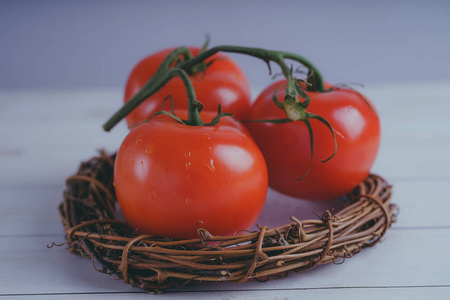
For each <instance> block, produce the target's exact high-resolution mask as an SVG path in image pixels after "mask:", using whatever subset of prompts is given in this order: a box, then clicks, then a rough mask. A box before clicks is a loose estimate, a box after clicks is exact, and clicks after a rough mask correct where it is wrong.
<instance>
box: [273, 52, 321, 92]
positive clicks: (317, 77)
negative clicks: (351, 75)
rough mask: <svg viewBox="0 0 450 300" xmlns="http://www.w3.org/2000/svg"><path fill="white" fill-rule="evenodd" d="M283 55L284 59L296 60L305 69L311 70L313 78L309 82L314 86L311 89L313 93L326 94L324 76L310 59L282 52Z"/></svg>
mask: <svg viewBox="0 0 450 300" xmlns="http://www.w3.org/2000/svg"><path fill="white" fill-rule="evenodd" d="M282 53H283V57H284V58H287V59H292V60H295V61H297V62H299V63H301V64H302V65H304V66H305V67H307V68H308V69H309V70H310V72H312V76H311V77H310V78H308V80H309V82H310V83H311V84H312V87H311V89H312V90H313V91H316V92H319V93H323V92H326V89H325V84H324V81H323V77H322V74H320V72H319V70H318V69H317V67H316V66H314V65H313V64H312V63H311V62H310V61H309V60H308V59H306V58H304V57H303V56H301V55H298V54H295V53H292V52H282Z"/></svg>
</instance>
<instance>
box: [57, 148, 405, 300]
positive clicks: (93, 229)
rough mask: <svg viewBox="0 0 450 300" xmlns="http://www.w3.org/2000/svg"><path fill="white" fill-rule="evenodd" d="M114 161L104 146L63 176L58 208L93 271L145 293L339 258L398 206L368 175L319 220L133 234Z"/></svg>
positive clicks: (365, 240)
mask: <svg viewBox="0 0 450 300" xmlns="http://www.w3.org/2000/svg"><path fill="white" fill-rule="evenodd" d="M113 166H114V155H113V156H108V155H106V154H105V153H104V152H101V153H100V155H99V156H98V157H94V158H92V159H90V160H89V161H88V162H85V163H82V164H81V166H80V168H79V170H78V172H77V174H76V175H74V176H71V177H69V178H67V181H66V183H67V189H66V191H65V192H64V201H63V203H62V204H61V205H60V207H59V210H60V214H61V219H62V222H63V225H64V228H65V233H66V234H67V240H68V245H69V248H70V250H71V251H72V252H73V253H76V254H81V255H83V256H86V257H89V258H91V259H92V260H93V265H94V268H95V269H97V270H98V271H100V272H102V273H105V274H109V275H111V276H113V277H115V278H119V279H123V280H124V282H125V283H128V284H131V285H132V286H134V287H138V288H140V289H143V290H147V291H149V292H161V291H163V290H165V289H167V288H173V287H178V286H182V285H185V284H187V283H193V282H202V281H216V282H218V281H233V282H244V281H246V280H248V279H251V278H254V279H257V280H266V279H268V278H269V277H270V276H279V275H285V274H287V273H288V271H291V270H294V271H303V270H308V269H311V268H313V267H315V266H317V265H319V264H326V263H330V262H335V263H336V262H342V261H343V260H344V259H345V258H349V257H352V256H353V255H354V254H356V253H359V252H360V251H361V249H362V248H364V247H367V246H373V245H375V244H376V243H377V242H378V241H380V239H381V238H382V237H383V235H384V234H385V233H386V231H387V229H388V228H389V227H390V225H391V223H392V222H395V214H396V212H397V207H396V206H395V205H393V204H391V203H390V198H391V186H390V185H388V184H387V182H386V181H385V180H384V179H382V178H381V177H378V176H375V175H370V176H369V177H368V178H367V179H366V180H365V181H364V182H363V183H361V184H360V186H359V187H357V188H356V189H355V190H354V191H353V192H351V193H350V194H349V195H347V197H348V198H349V199H350V200H351V201H350V204H349V205H348V206H346V207H345V208H343V209H342V210H340V211H339V212H337V213H336V214H334V215H332V214H331V213H330V212H329V211H326V212H325V213H324V214H323V216H322V217H321V218H320V219H317V220H304V221H300V220H298V219H296V218H295V217H291V221H292V222H291V223H289V224H286V225H283V226H280V227H277V228H272V229H270V228H268V227H267V226H259V228H260V230H259V231H258V232H251V233H245V234H239V235H234V236H226V237H218V236H212V235H211V234H209V232H208V231H207V230H206V229H203V228H198V229H197V232H198V234H199V238H198V239H191V240H171V239H168V238H160V237H155V236H151V235H138V234H137V233H136V232H135V231H134V230H133V228H131V227H130V226H129V225H128V224H127V223H125V222H123V221H121V220H120V219H119V218H118V216H117V213H116V205H115V204H116V199H115V195H114V188H113ZM208 242H213V243H208Z"/></svg>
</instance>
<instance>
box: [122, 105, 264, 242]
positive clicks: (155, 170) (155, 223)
mask: <svg viewBox="0 0 450 300" xmlns="http://www.w3.org/2000/svg"><path fill="white" fill-rule="evenodd" d="M177 115H178V116H179V117H182V118H183V117H185V116H186V115H184V116H183V115H181V114H178V113H177ZM201 115H202V118H203V120H204V121H205V122H207V121H208V122H209V121H211V119H212V118H213V116H215V114H213V113H209V112H202V113H201ZM241 127H243V126H242V125H241V124H239V123H237V122H236V121H234V120H233V119H232V118H230V117H224V118H221V119H220V122H219V123H218V124H217V125H215V126H187V125H184V124H180V123H178V122H176V121H174V120H173V119H172V118H169V117H167V116H156V117H155V118H153V119H152V120H151V121H150V122H145V123H142V124H140V125H137V126H135V127H132V128H131V130H130V132H129V134H128V135H127V137H126V138H125V139H124V141H123V143H122V145H121V147H120V149H119V151H118V153H117V158H116V163H115V169H114V183H115V190H116V194H117V199H118V202H119V206H120V209H121V210H122V212H123V214H124V216H125V218H126V220H127V221H128V222H129V224H130V225H132V226H133V227H135V228H137V229H138V230H139V231H140V232H141V233H150V234H155V235H160V236H168V237H172V238H194V237H197V232H196V224H197V222H202V223H201V224H199V225H200V226H201V227H203V228H205V229H207V230H208V231H209V232H210V233H211V234H213V235H232V234H234V233H235V232H237V231H239V230H242V229H249V228H250V227H251V226H252V225H253V224H254V223H255V222H256V220H257V218H258V216H259V214H260V213H261V211H262V208H263V206H264V202H265V198H266V193H267V188H268V186H267V184H268V182H267V181H268V178H267V167H266V164H265V161H264V157H263V155H262V154H261V152H260V150H259V149H258V147H257V146H256V144H255V143H254V141H253V140H252V139H251V137H250V136H249V135H248V134H247V133H245V129H244V130H243V128H241Z"/></svg>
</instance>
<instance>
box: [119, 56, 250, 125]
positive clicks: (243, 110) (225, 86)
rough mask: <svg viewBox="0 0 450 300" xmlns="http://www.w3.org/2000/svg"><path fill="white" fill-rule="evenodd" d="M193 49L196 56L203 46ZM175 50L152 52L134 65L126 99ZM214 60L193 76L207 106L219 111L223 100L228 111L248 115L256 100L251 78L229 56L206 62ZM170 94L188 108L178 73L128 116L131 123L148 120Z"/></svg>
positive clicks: (240, 116)
mask: <svg viewBox="0 0 450 300" xmlns="http://www.w3.org/2000/svg"><path fill="white" fill-rule="evenodd" d="M189 49H190V50H191V52H192V54H193V55H194V56H195V55H197V54H198V53H199V52H200V49H199V48H189ZM173 50H174V49H166V50H163V51H160V52H158V53H155V54H153V55H150V56H148V57H146V58H144V59H143V60H142V61H140V62H139V63H138V64H137V65H136V66H135V67H134V69H133V71H132V72H131V74H130V76H129V78H128V81H127V84H126V87H125V102H127V101H128V100H129V99H130V98H131V97H132V96H134V95H135V94H136V93H137V92H138V91H139V90H140V89H141V88H142V86H143V85H144V84H145V83H146V82H147V81H148V80H149V79H150V77H151V76H152V75H153V74H154V73H155V72H156V70H157V69H158V67H159V66H160V64H161V63H162V61H163V60H164V59H165V58H166V56H167V55H169V53H170V52H172V51H173ZM212 60H214V62H213V63H212V64H211V65H210V66H209V67H207V68H206V70H205V72H204V74H202V73H199V74H194V75H192V76H190V78H191V80H192V83H193V85H194V89H195V93H196V96H197V99H198V100H199V101H200V102H201V103H202V104H203V110H205V111H214V112H215V111H217V106H218V105H219V103H220V104H221V105H222V110H223V111H224V112H228V113H232V114H234V117H235V118H236V119H238V120H241V119H243V118H245V117H246V114H247V112H248V110H249V108H250V106H251V104H252V101H251V96H250V88H249V84H248V81H247V78H246V77H245V75H244V73H243V72H242V70H241V69H240V68H239V66H237V65H236V64H235V63H234V62H233V61H232V60H231V59H230V58H229V57H227V56H225V55H223V54H221V53H217V54H215V55H213V56H212V57H210V58H208V59H207V60H206V61H205V62H206V64H208V63H209V62H211V61H212ZM168 95H172V98H173V102H174V106H175V109H187V94H186V89H185V87H184V84H183V82H182V80H181V79H180V78H179V77H176V78H173V79H171V80H170V81H169V82H168V83H167V84H166V85H165V86H164V87H162V88H161V89H160V90H159V91H158V92H156V93H155V94H153V95H152V96H150V97H149V98H147V99H146V100H145V101H144V102H143V103H141V104H140V105H139V106H138V107H137V108H136V109H134V110H133V111H132V112H131V113H130V114H129V115H128V116H127V117H126V119H127V122H128V125H133V124H136V123H137V122H140V121H144V120H147V119H148V118H149V117H150V116H151V115H152V114H153V113H154V112H156V111H158V110H161V104H162V102H163V100H164V99H165V98H166V97H167V96H168ZM164 110H166V111H170V102H169V101H167V102H166V103H165V105H164Z"/></svg>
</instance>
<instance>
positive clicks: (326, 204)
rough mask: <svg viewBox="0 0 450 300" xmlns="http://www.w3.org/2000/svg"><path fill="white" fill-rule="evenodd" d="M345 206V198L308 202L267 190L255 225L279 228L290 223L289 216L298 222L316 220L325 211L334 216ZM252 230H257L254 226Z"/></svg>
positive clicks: (346, 202) (346, 201)
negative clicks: (262, 207)
mask: <svg viewBox="0 0 450 300" xmlns="http://www.w3.org/2000/svg"><path fill="white" fill-rule="evenodd" d="M347 204H348V199H347V198H345V197H342V198H338V199H335V200H331V201H321V202H317V201H308V200H303V199H298V198H294V197H290V196H286V195H283V194H281V193H279V192H277V191H275V190H273V189H271V188H269V190H268V193H267V199H266V203H265V205H264V209H263V211H262V213H261V215H260V216H259V218H258V221H257V224H259V225H266V226H268V227H269V228H274V227H279V226H282V225H286V224H288V223H291V222H292V221H291V220H290V218H291V216H294V217H296V218H297V219H299V220H318V219H320V217H322V215H323V213H324V212H325V211H326V210H329V211H330V212H331V213H332V214H334V213H336V212H338V211H339V210H340V209H342V208H343V207H344V206H345V205H347ZM252 230H258V228H257V225H256V224H255V225H254V226H253V227H252Z"/></svg>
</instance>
